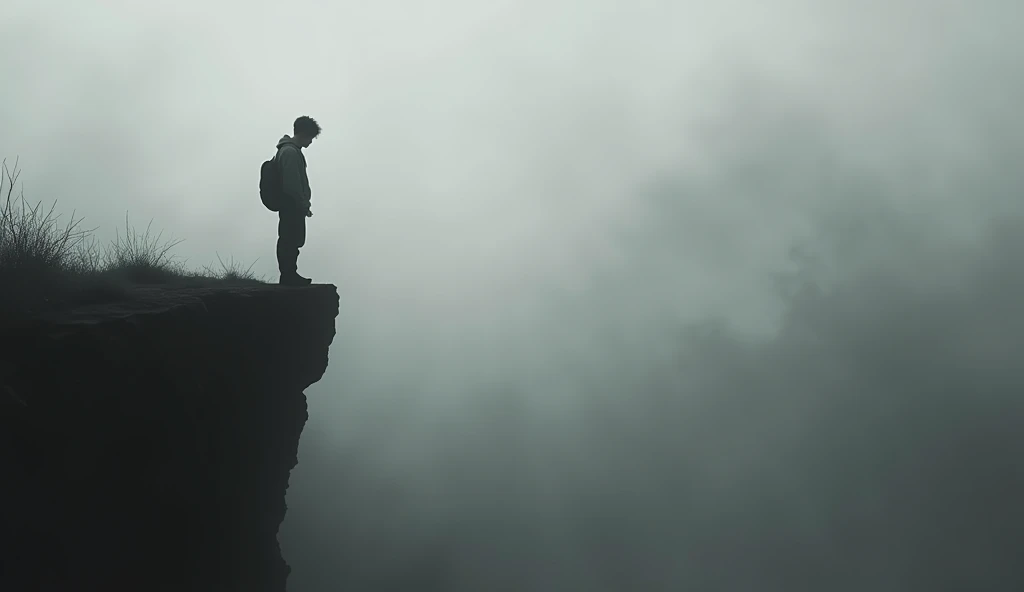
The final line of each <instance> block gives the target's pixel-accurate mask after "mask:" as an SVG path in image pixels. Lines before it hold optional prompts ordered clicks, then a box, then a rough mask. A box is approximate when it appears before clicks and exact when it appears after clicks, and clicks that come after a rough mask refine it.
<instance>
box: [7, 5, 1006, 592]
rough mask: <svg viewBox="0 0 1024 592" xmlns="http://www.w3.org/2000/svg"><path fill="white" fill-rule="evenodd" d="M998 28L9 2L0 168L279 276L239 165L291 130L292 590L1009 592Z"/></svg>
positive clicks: (999, 13) (1002, 48) (863, 18)
mask: <svg viewBox="0 0 1024 592" xmlns="http://www.w3.org/2000/svg"><path fill="white" fill-rule="evenodd" d="M1021 22H1024V5H1022V4H1021V3H1020V2H1019V0H975V1H973V2H967V1H963V2H948V1H940V0H934V1H928V2H926V1H924V0H886V1H885V2H883V1H881V0H877V1H876V0H858V1H855V0H833V1H811V0H776V1H774V2H757V1H755V0H721V1H719V2H700V3H698V2H688V1H681V0H677V1H654V0H630V1H629V2H626V1H621V0H620V1H615V2H612V1H609V0H544V1H540V0H525V1H519V2H512V1H507V0H494V1H489V2H470V1H468V0H439V1H437V2H431V3H427V2H419V3H417V2H412V1H410V0H377V1H375V2H372V3H371V2H358V3H357V2H348V1H344V2H342V1H338V2H333V3H327V2H314V1H307V2H303V1H291V2H276V3H265V4H264V3H251V2H233V1H220V2H198V1H195V0H176V1H175V2H159V3H157V2H147V3H144V2H128V1H127V0H125V1H119V2H112V1H99V0H97V1H95V2H71V1H70V0H63V1H60V2H56V1H50V0H34V1H27V0H14V2H13V5H12V3H11V2H10V0H9V1H8V2H6V3H5V6H4V8H3V10H2V16H0V84H2V85H3V92H2V93H0V156H3V157H5V158H7V159H8V162H9V163H10V162H12V161H13V159H14V158H16V157H17V158H20V168H21V169H22V177H21V180H22V181H23V182H24V191H25V195H26V198H28V199H29V200H32V201H36V200H43V201H44V202H45V203H50V202H52V201H53V200H54V199H56V200H57V201H58V207H59V209H60V210H61V211H62V212H65V214H66V215H70V213H71V212H72V210H74V211H76V213H77V215H79V216H84V218H85V222H84V224H85V225H86V226H90V227H92V226H96V227H98V231H97V233H98V234H99V236H100V237H101V238H102V239H104V240H106V239H109V238H112V237H113V233H114V231H115V229H117V228H120V227H122V226H123V223H124V216H125V214H126V212H127V213H128V214H129V215H130V216H131V220H132V222H133V223H134V224H135V225H137V226H144V225H145V224H146V223H147V222H148V221H149V220H150V219H152V220H153V225H154V228H155V229H162V230H163V231H164V232H165V236H167V237H172V238H182V239H184V242H183V243H182V244H181V245H179V246H178V247H177V248H176V252H177V253H178V254H179V255H180V256H181V257H183V258H187V260H188V262H190V263H191V264H193V265H194V266H201V265H206V264H210V263H215V262H216V258H217V255H218V254H219V255H220V256H221V257H224V258H234V259H235V260H237V261H241V262H243V263H244V264H245V265H248V264H249V263H252V262H254V261H255V262H256V264H255V269H256V270H257V271H258V273H260V274H265V275H266V276H267V278H268V279H275V278H276V269H275V263H274V240H275V234H274V233H275V225H276V219H275V217H274V215H272V214H271V213H270V212H267V211H266V210H264V209H263V208H262V205H261V204H260V203H259V200H258V197H257V193H258V192H257V182H258V173H257V170H258V166H259V164H260V163H261V162H262V161H263V160H264V159H266V158H267V157H269V156H270V155H272V154H273V149H274V145H275V143H276V142H277V140H278V139H279V138H280V137H281V135H283V134H285V133H290V126H291V122H292V121H293V120H294V119H295V117H297V116H298V115H303V114H306V115H311V116H313V117H315V118H316V119H317V120H318V121H319V122H320V123H321V125H322V126H323V134H322V135H321V137H320V138H318V139H317V140H316V141H315V142H314V144H313V145H312V146H311V147H310V148H309V149H307V150H306V156H307V160H308V162H309V175H310V181H311V186H312V190H313V198H312V202H313V206H312V207H313V211H314V213H315V216H314V217H313V218H311V219H309V221H308V233H309V235H308V236H309V238H308V240H307V246H306V247H305V248H304V249H303V251H302V255H301V256H300V259H299V270H300V272H301V273H304V274H305V275H310V276H312V277H313V278H314V280H315V281H317V282H329V283H334V284H336V285H338V287H339V292H340V294H341V305H342V307H341V308H342V310H341V314H340V316H339V319H338V329H339V333H338V336H337V338H336V340H335V344H334V346H333V348H332V354H331V368H330V370H328V373H327V375H326V376H325V377H324V379H323V380H322V381H321V382H320V383H319V384H318V385H316V386H314V387H313V388H311V389H310V390H309V392H308V395H309V397H310V413H311V419H310V422H309V425H308V427H307V431H306V433H305V435H304V440H303V443H302V451H301V453H302V458H301V459H300V465H299V467H298V468H297V469H296V470H295V471H294V473H293V476H292V489H291V491H290V493H289V500H290V504H291V505H292V508H291V510H290V513H289V517H288V519H287V520H286V523H285V525H284V528H283V532H282V544H283V546H284V551H285V554H286V558H287V559H288V560H289V562H291V563H292V565H293V567H294V571H293V575H292V580H291V582H292V583H291V589H292V591H293V592H319V591H321V590H324V591H326V590H336V589H342V587H343V586H344V585H345V584H351V585H352V586H355V588H353V589H365V590H371V589H372V590H384V589H387V590H392V589H394V590H404V589H417V590H438V591H449V590H450V591H452V592H463V591H477V590H491V591H499V590H515V591H519V590H523V591H526V590H529V591H540V592H544V591H548V590H552V591H565V590H589V591H595V592H605V591H606V590H607V591H613V590H614V591H618V590H680V589H693V590H730V591H731V590H749V589H759V590H802V589H807V590H868V589H870V590H909V589H920V590H936V589H942V586H943V585H948V584H949V582H952V581H955V582H959V584H960V585H959V586H954V587H955V588H957V589H978V590H1009V589H1015V588H1019V587H1020V586H1017V585H1016V584H1021V585H1024V579H1019V578H1021V576H1022V574H1021V572H1020V568H1019V567H1018V568H1015V567H1014V566H1013V563H1012V562H1011V559H1010V555H1009V554H1008V552H1007V551H1006V548H1007V545H1009V542H1008V541H1011V540H1015V541H1016V542H1017V543H1020V542H1021V540H1020V538H1019V537H1020V534H1021V531H1020V529H1021V523H1020V522H1019V521H1016V520H1015V519H1017V518H1019V517H1020V516H1019V512H1020V511H1019V510H1016V509H1014V508H1015V506H1016V505H1017V504H1016V502H1013V503H1012V504H1011V502H1010V501H1009V500H1012V499H1014V498H1013V496H1012V495H1010V493H1005V492H1017V491H1018V489H1014V488H1024V484H1022V479H1024V478H1022V474H1021V469H1020V464H1019V458H1020V453H1021V452H1022V450H1021V449H1020V446H1021V440H1020V438H1021V437H1020V436H1019V435H1017V434H1016V433H1014V430H1012V429H1010V428H1009V427H1008V426H1009V425H1011V424H1010V423H1008V422H1010V421H1011V419H1021V418H1022V417H1024V416H1022V415H1018V412H1019V411H1020V410H1021V409H1020V405H1021V402H1020V401H1019V400H1018V399H1019V394H1020V392H1022V391H1021V389H1022V388H1024V376H1022V372H1021V371H1020V370H1016V369H1015V368H1014V365H1015V364H1014V360H1015V356H1017V355H1019V352H1021V351H1024V338H1022V337H1021V335H1022V332H1024V312H1022V311H1021V310H1020V309H1021V306H1020V304H1019V303H1020V302H1021V296H1022V291H1024V287H1022V285H1021V278H1022V275H1021V274H1022V266H1021V264H1020V261H1019V256H1020V253H1021V252H1022V250H1021V247H1022V246H1024V243H1022V242H1021V239H1020V238H1019V236H1020V230H1021V229H1022V228H1024V227H1022V226H1021V225H1020V224H1019V223H1018V222H1017V221H1016V220H1018V218H1016V217H1015V216H1016V215H1019V214H1020V213H1021V201H1022V200H1021V196H1022V195H1024V191H1022V190H1024V174H1022V172H1021V170H1022V167H1021V163H1022V162H1024V158H1022V156H1024V150H1022V147H1024V133H1022V131H1024V130H1022V125H1021V119H1020V118H1019V117H1018V116H1017V110H1019V108H1020V105H1022V104H1024V63H1022V62H1024V51H1022V50H1024V42H1022V41H1020V35H1019V24H1020V23H1021ZM993 222H997V223H998V226H997V227H996V230H993V226H992V223H993ZM803 282H809V283H810V284H811V285H812V286H816V288H813V289H811V291H809V292H808V291H804V292H801V293H800V295H798V296H794V295H793V293H794V290H795V289H796V287H799V286H801V285H803ZM814 290H818V291H817V292H815V291H814ZM815 294H817V295H816V296H815ZM714 319H719V320H720V321H722V322H724V323H725V325H724V326H725V327H727V329H723V330H724V331H726V332H725V333H716V332H715V331H714V330H712V329H708V323H709V322H712V321H713V320H714ZM1014 328H1016V329H1015V330H1014ZM894 401H895V402H894ZM923 409H924V410H927V411H926V412H924V411H922V410H923ZM972 446H975V447H976V448H971V447H972ZM969 449H970V450H975V451H976V453H975V454H974V456H969V455H968V454H967V453H965V452H964V450H969ZM982 457H984V458H985V459H987V460H984V461H981V460H979V459H980V458H982ZM917 472H920V474H921V475H922V476H921V477H920V478H916V477H913V476H912V475H917V474H918V473H917ZM964 482H970V483H973V484H975V485H977V488H976V489H971V488H969V487H966V488H965V489H963V490H960V489H957V487H958V486H957V485H956V484H958V483H964ZM865 484H868V485H865ZM996 489H999V490H1001V491H1003V492H1004V495H1003V497H999V496H996V495H995V494H993V496H990V497H986V496H988V494H989V493H991V492H992V491H995V490H996ZM982 490H984V491H982ZM928 496H931V497H932V498H936V499H938V500H939V501H936V502H935V503H934V504H931V505H929V504H927V503H923V502H921V501H920V500H921V499H924V498H925V497H928ZM1000 504H1003V505H1000ZM958 516H966V517H969V518H963V519H960V518H957V517H958ZM997 516H998V518H999V520H996V518H994V517H997ZM942 520H947V521H952V523H953V524H952V526H949V525H947V526H948V527H949V528H951V529H952V528H954V527H955V528H956V531H955V533H954V532H952V531H947V530H942V528H940V525H941V524H943V523H942ZM997 522H999V523H1002V524H1003V525H1004V526H1003V527H1000V528H998V529H997ZM937 525H939V526H937ZM1007 525H1009V526H1007ZM997 530H998V533H999V534H998V536H997V535H996V532H997ZM854 531H855V532H854ZM1000 537H1002V538H1000ZM1013 537H1018V538H1016V539H1013ZM882 541H888V542H885V543H884V544H883V543H882ZM631 553H632V554H634V555H635V556H633V555H631ZM1001 553H1002V554H1001ZM935 561H940V562H941V565H940V566H939V567H931V568H929V567H926V566H927V565H928V564H929V563H934V562H935ZM403 578H408V579H403ZM431 578H433V579H431ZM638 578H650V579H649V580H643V581H642V582H641V580H640V579H638ZM957 578H959V579H957ZM1015 578H1018V579H1015ZM410 581H415V582H417V584H416V586H415V587H407V586H411V584H409V582H410ZM638 582H639V583H638ZM752 582H758V583H757V585H756V586H755V585H754V584H752ZM360 586H361V587H360ZM388 586H390V587H388ZM751 586H754V587H751Z"/></svg>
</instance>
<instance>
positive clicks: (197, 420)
mask: <svg viewBox="0 0 1024 592" xmlns="http://www.w3.org/2000/svg"><path fill="white" fill-rule="evenodd" d="M337 313H338V294H337V290H336V289H335V287H334V286H330V285H316V286H311V287H306V288H284V287H279V286H271V285H268V286H258V287H236V288H208V289H197V288H188V289H156V288H152V289H142V288H139V289H135V290H132V292H131V294H130V297H129V298H127V299H123V300H121V301H119V302H114V303H108V304H103V305H96V306H91V307H87V308H78V309H75V310H71V311H64V312H60V313H54V314H51V315H50V316H47V317H41V318H36V319H35V320H33V321H32V322H31V323H27V324H24V325H21V326H19V327H10V328H4V329H2V330H0V590H3V591H5V592H21V591H36V590H40V591H42V590H46V591H49V590H66V591H73V590H74V591H86V590H97V591H99V590H102V591H104V592H114V591H120V590H131V591H136V592H149V591H153V592H156V591H165V590H166V591H175V592H185V591H217V592H233V591H241V590H245V591H246V592H258V591H263V590H266V591H275V592H283V591H284V590H285V589H286V586H285V582H286V578H287V576H288V572H289V568H288V566H287V564H286V563H285V561H284V559H283V558H282V556H281V552H280V547H279V546H278V542H277V531H278V527H279V525H280V524H281V521H282V520H283V519H284V515H285V510H286V507H285V491H286V489H287V487H288V477H289V473H290V471H291V469H292V468H293V467H294V466H295V464H296V462H297V451H298V444H299V435H300V433H301V432H302V429H303V426H304V424H305V422H306V419H307V411H306V398H305V395H304V394H303V390H304V389H305V388H306V387H308V386H309V385H311V384H313V383H314V382H316V381H317V380H319V379H320V377H321V376H322V375H323V374H324V371H325V370H326V369H327V355H328V349H329V346H330V344H331V341H332V340H333V338H334V332H335V329H334V319H335V317H336V316H337Z"/></svg>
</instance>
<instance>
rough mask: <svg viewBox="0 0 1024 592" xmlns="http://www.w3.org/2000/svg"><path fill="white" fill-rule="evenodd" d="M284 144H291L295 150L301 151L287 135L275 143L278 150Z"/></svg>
mask: <svg viewBox="0 0 1024 592" xmlns="http://www.w3.org/2000/svg"><path fill="white" fill-rule="evenodd" d="M285 144H291V145H292V146H295V147H296V148H297V149H299V150H302V146H299V145H298V144H296V143H295V140H293V139H292V137H291V136H289V135H288V134H285V135H283V136H281V139H280V140H278V141H277V147H278V149H280V148H281V146H284V145H285Z"/></svg>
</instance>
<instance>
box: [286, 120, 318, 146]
mask: <svg viewBox="0 0 1024 592" xmlns="http://www.w3.org/2000/svg"><path fill="white" fill-rule="evenodd" d="M292 132H293V133H292V139H293V140H295V143H296V144H298V145H299V146H302V147H303V148H306V147H308V146H309V145H310V144H312V143H313V139H314V138H316V137H317V136H319V135H320V124H319V123H317V122H316V120H315V119H313V118H312V117H310V116H308V115H303V116H302V117H299V118H298V119H296V120H295V123H294V124H292Z"/></svg>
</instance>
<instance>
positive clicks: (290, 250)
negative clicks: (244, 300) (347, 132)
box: [275, 115, 320, 286]
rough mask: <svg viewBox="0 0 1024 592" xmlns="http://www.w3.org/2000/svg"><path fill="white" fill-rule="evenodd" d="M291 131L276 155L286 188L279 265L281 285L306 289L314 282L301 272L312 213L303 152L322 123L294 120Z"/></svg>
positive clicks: (279, 229)
mask: <svg viewBox="0 0 1024 592" xmlns="http://www.w3.org/2000/svg"><path fill="white" fill-rule="evenodd" d="M292 132H293V134H294V135H293V136H288V135H287V134H285V136H284V137H282V138H281V140H280V141H279V142H278V143H277V155H276V156H275V158H276V159H277V161H278V162H277V164H278V166H280V167H281V178H282V181H283V185H284V187H283V190H284V199H283V200H282V203H281V206H280V210H279V211H278V222H277V265H278V268H279V269H280V270H281V283H282V284H284V285H288V286H305V285H308V284H309V283H311V282H312V280H310V279H309V278H304V277H302V276H301V275H299V273H298V260H299V249H300V248H301V247H302V246H303V245H305V244H306V218H307V217H310V216H312V215H313V212H312V210H310V207H309V206H310V198H311V197H312V193H311V192H310V190H309V177H307V176H306V157H305V156H303V154H302V149H303V148H308V147H309V145H310V144H312V143H313V140H314V139H315V138H316V137H317V136H319V135H320V124H318V123H317V122H316V120H315V119H313V118H312V117H309V116H306V115H303V116H302V117H299V118H298V119H296V120H295V123H294V124H293V125H292Z"/></svg>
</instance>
